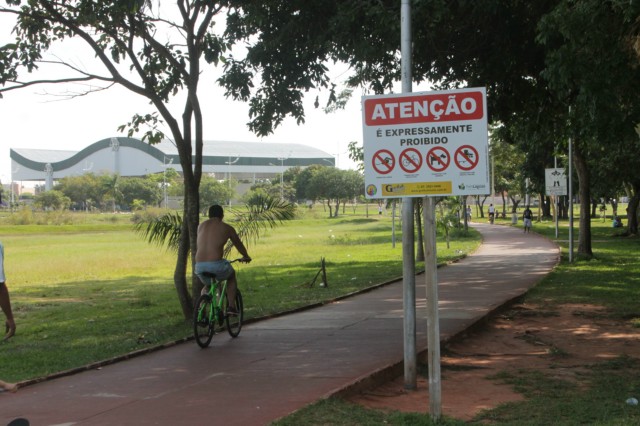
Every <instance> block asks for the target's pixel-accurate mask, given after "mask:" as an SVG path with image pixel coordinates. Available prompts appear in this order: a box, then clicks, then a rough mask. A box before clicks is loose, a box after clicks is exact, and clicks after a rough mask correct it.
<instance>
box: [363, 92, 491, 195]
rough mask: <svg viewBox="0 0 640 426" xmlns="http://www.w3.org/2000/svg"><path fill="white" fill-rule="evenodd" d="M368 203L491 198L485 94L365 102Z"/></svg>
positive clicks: (407, 96) (395, 97)
mask: <svg viewBox="0 0 640 426" xmlns="http://www.w3.org/2000/svg"><path fill="white" fill-rule="evenodd" d="M362 121H363V134H364V139H363V140H364V178H365V188H366V195H367V198H398V197H424V196H430V195H431V196H441V195H483V194H488V193H489V192H490V184H489V144H488V138H487V130H488V129H487V99H486V90H485V88H469V89H457V90H443V91H435V92H415V93H406V94H392V95H376V96H363V97H362Z"/></svg>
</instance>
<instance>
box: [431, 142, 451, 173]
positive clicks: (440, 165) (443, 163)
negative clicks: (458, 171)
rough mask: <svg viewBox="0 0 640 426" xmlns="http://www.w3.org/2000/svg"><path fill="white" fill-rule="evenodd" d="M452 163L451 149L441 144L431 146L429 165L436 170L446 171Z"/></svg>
mask: <svg viewBox="0 0 640 426" xmlns="http://www.w3.org/2000/svg"><path fill="white" fill-rule="evenodd" d="M449 163H451V157H450V156H449V151H447V150H446V149H444V148H441V147H439V146H437V147H435V148H431V149H430V150H429V152H428V153H427V166H429V168H430V169H431V170H433V171H434V172H444V171H445V170H447V167H449Z"/></svg>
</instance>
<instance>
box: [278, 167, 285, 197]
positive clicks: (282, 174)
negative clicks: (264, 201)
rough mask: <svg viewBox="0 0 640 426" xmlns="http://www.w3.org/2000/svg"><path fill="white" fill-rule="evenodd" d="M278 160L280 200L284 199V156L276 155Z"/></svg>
mask: <svg viewBox="0 0 640 426" xmlns="http://www.w3.org/2000/svg"><path fill="white" fill-rule="evenodd" d="M278 160H280V201H282V200H284V187H283V182H284V157H278Z"/></svg>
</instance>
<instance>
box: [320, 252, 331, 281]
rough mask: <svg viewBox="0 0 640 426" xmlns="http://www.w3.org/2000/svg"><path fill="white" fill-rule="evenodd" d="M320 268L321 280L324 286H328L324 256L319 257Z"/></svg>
mask: <svg viewBox="0 0 640 426" xmlns="http://www.w3.org/2000/svg"><path fill="white" fill-rule="evenodd" d="M320 270H321V271H322V282H323V283H324V286H325V287H329V283H328V282H327V269H326V268H325V263H324V257H323V258H321V259H320Z"/></svg>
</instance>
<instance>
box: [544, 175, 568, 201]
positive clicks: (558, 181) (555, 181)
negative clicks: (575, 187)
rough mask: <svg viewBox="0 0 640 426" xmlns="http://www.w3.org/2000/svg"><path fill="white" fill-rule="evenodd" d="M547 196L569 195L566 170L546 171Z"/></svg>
mask: <svg viewBox="0 0 640 426" xmlns="http://www.w3.org/2000/svg"><path fill="white" fill-rule="evenodd" d="M544 186H545V188H546V193H547V195H567V175H566V174H565V172H564V169H544Z"/></svg>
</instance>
